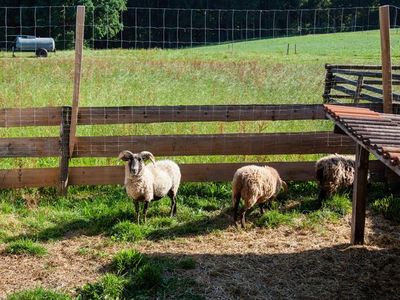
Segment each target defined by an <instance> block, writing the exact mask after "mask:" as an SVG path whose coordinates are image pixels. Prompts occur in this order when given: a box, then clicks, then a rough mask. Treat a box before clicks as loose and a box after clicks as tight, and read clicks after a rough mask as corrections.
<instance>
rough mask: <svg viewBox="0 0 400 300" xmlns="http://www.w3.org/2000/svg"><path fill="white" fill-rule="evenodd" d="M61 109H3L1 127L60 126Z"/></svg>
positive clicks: (0, 117)
mask: <svg viewBox="0 0 400 300" xmlns="http://www.w3.org/2000/svg"><path fill="white" fill-rule="evenodd" d="M60 116H61V107H35V108H3V109H0V127H25V126H58V125H60V123H61V118H60Z"/></svg>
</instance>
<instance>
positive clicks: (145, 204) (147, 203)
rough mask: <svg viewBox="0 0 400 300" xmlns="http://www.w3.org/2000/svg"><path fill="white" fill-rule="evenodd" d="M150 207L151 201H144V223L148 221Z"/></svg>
mask: <svg viewBox="0 0 400 300" xmlns="http://www.w3.org/2000/svg"><path fill="white" fill-rule="evenodd" d="M148 208H149V202H147V201H146V202H144V205H143V215H144V223H146V221H147V209H148Z"/></svg>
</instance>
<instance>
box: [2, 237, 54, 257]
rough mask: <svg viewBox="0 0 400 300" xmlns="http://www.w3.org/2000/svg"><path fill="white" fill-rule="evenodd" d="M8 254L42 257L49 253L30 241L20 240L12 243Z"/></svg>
mask: <svg viewBox="0 0 400 300" xmlns="http://www.w3.org/2000/svg"><path fill="white" fill-rule="evenodd" d="M5 252H6V253H10V254H29V255H37V256H42V255H45V254H46V253H47V250H46V248H44V247H43V246H41V245H39V244H38V243H36V242H34V241H32V240H30V239H20V240H16V241H13V242H10V243H9V244H8V245H7V247H6V249H5Z"/></svg>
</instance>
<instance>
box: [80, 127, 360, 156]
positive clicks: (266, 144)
mask: <svg viewBox="0 0 400 300" xmlns="http://www.w3.org/2000/svg"><path fill="white" fill-rule="evenodd" d="M123 150H130V151H133V152H140V151H142V150H147V151H150V152H153V154H154V155H156V156H185V155H250V154H252V155H257V154H313V153H335V152H338V153H353V152H354V142H353V141H352V140H351V139H350V138H348V137H345V136H342V135H336V134H333V133H331V132H308V133H272V134H215V135H160V136H155V135H151V136H100V137H79V138H78V140H77V145H76V147H75V151H74V153H73V157H117V156H118V153H119V152H120V151H123Z"/></svg>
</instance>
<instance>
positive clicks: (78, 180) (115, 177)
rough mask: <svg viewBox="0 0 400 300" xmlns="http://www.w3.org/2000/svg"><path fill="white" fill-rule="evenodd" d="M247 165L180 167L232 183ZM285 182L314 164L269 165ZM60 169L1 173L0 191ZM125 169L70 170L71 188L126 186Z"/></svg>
mask: <svg viewBox="0 0 400 300" xmlns="http://www.w3.org/2000/svg"><path fill="white" fill-rule="evenodd" d="M248 164H256V165H264V164H259V163H216V164H181V165H180V168H181V171H182V181H183V182H211V181H216V182H219V181H231V180H232V176H233V174H234V172H235V171H236V170H237V169H238V168H240V167H242V166H244V165H248ZM267 164H268V165H269V166H272V167H274V168H276V169H277V170H278V172H279V173H280V174H281V176H282V178H283V179H284V180H286V181H290V180H294V181H309V180H314V179H315V175H314V165H315V162H269V163H267ZM370 170H371V179H372V180H373V181H379V182H381V181H383V180H384V165H383V164H382V163H380V162H378V161H371V163H370ZM58 174H59V168H43V169H14V170H0V189H1V188H22V187H48V186H57V185H58V184H59V177H58ZM123 181H124V167H123V166H105V167H74V168H70V173H69V184H70V185H106V184H112V185H114V184H123Z"/></svg>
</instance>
